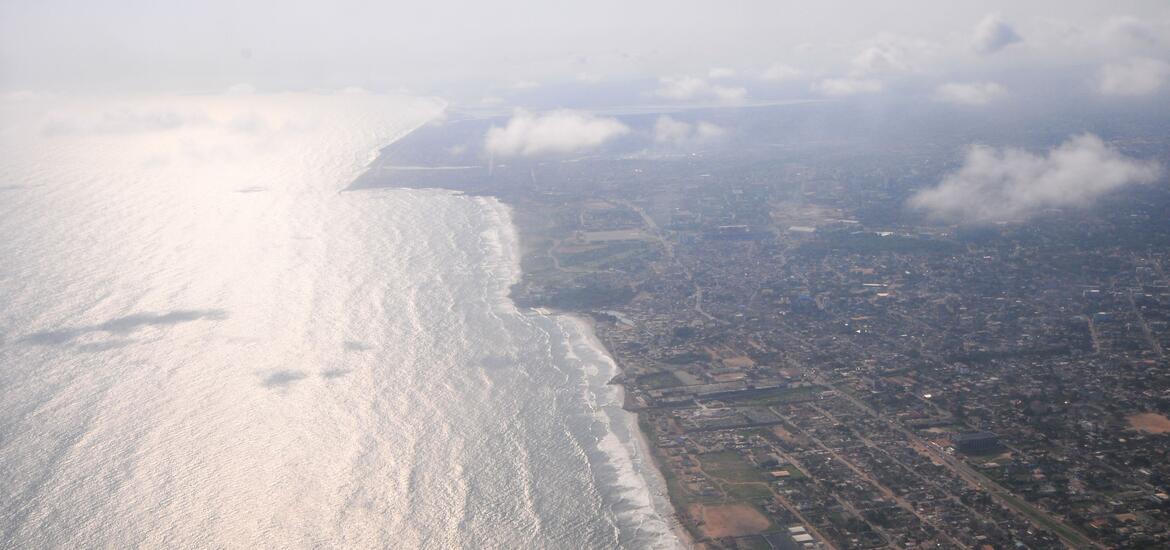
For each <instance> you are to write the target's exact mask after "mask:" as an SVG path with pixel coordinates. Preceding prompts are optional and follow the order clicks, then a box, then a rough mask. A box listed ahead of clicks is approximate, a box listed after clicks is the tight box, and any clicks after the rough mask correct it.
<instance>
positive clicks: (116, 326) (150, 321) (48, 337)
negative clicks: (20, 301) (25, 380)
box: [21, 309, 228, 346]
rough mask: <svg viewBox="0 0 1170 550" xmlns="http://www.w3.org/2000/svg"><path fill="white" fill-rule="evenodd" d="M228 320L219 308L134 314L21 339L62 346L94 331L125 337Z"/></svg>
mask: <svg viewBox="0 0 1170 550" xmlns="http://www.w3.org/2000/svg"><path fill="white" fill-rule="evenodd" d="M227 317H228V314H227V312H226V311H224V310H222V309H176V310H174V311H167V312H162V313H133V314H130V315H126V316H124V317H116V318H113V319H110V320H108V321H105V322H102V323H99V324H96V325H82V326H75V327H65V328H61V329H56V330H45V331H41V332H34V333H32V334H29V335H27V336H25V337H23V338H21V341H22V342H25V343H27V344H32V345H36V346H63V345H66V344H70V343H72V342H73V341H74V340H76V339H78V338H80V337H82V336H84V335H86V334H90V333H95V332H104V333H107V334H121V335H124V334H130V333H132V332H135V331H137V330H139V329H141V328H144V327H159V326H170V325H178V324H181V323H189V322H192V321H221V320H223V319H227Z"/></svg>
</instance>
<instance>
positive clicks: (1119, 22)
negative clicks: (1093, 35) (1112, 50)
mask: <svg viewBox="0 0 1170 550" xmlns="http://www.w3.org/2000/svg"><path fill="white" fill-rule="evenodd" d="M1162 27H1163V28H1162V29H1160V28H1158V26H1156V25H1155V24H1154V23H1151V22H1150V21H1148V20H1143V19H1138V18H1136V17H1133V16H1129V15H1120V16H1115V17H1110V18H1109V19H1108V20H1106V21H1105V24H1104V26H1103V27H1102V29H1101V33H1102V35H1103V38H1104V41H1105V43H1107V44H1112V45H1116V46H1121V47H1134V46H1136V47H1144V46H1153V45H1157V44H1158V43H1159V42H1161V41H1162V38H1161V36H1160V34H1161V32H1160V31H1162V30H1163V29H1164V28H1165V25H1163V26H1162Z"/></svg>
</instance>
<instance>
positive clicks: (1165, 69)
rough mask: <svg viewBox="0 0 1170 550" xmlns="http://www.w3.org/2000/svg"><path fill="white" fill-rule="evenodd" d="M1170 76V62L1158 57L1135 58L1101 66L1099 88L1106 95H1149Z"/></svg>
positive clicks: (1160, 86) (1098, 80) (1159, 87)
mask: <svg viewBox="0 0 1170 550" xmlns="http://www.w3.org/2000/svg"><path fill="white" fill-rule="evenodd" d="M1168 78H1170V63H1166V62H1165V61H1161V60H1158V59H1146V58H1141V57H1139V58H1134V59H1130V60H1128V61H1124V62H1121V63H1111V64H1109V65H1105V66H1104V67H1102V68H1101V72H1100V73H1099V74H1098V79H1097V90H1098V91H1100V92H1101V93H1102V94H1105V95H1125V96H1138V95H1149V94H1152V93H1154V92H1156V91H1158V90H1159V89H1161V88H1162V87H1163V86H1164V85H1165V84H1166V80H1167V79H1168Z"/></svg>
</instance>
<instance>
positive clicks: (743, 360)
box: [723, 355, 756, 369]
mask: <svg viewBox="0 0 1170 550" xmlns="http://www.w3.org/2000/svg"><path fill="white" fill-rule="evenodd" d="M723 365H724V366H726V367H728V368H733V369H737V368H738V369H746V368H748V367H754V366H755V365H756V362H755V361H752V358H751V357H748V356H746V355H737V356H735V357H728V358H726V359H724V360H723Z"/></svg>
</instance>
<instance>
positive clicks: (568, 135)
mask: <svg viewBox="0 0 1170 550" xmlns="http://www.w3.org/2000/svg"><path fill="white" fill-rule="evenodd" d="M629 131H630V128H629V127H628V126H626V125H625V124H622V123H621V122H619V121H618V120H617V119H614V118H602V117H598V116H594V115H591V114H588V113H582V112H579V111H571V110H559V111H553V112H551V113H547V114H543V115H535V114H532V113H529V112H528V111H523V110H518V111H516V113H515V114H513V115H512V118H511V119H509V120H508V124H507V125H505V126H504V127H503V128H500V127H497V126H493V127H492V128H491V129H490V130H488V132H487V135H486V136H485V137H484V149H486V150H487V152H488V153H491V154H493V155H496V156H500V157H512V156H538V155H547V154H565V153H575V152H580V151H585V150H588V149H594V148H596V147H599V146H601V144H603V143H605V142H606V141H609V140H611V139H613V138H615V137H618V136H621V135H624V134H627V133H629Z"/></svg>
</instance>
